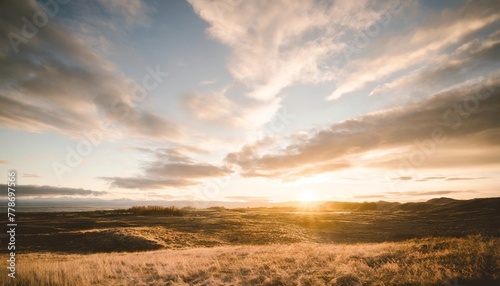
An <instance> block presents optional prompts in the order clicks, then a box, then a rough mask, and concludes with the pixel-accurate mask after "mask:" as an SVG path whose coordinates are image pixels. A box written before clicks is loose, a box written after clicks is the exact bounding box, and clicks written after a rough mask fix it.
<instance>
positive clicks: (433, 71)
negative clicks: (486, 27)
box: [370, 31, 500, 100]
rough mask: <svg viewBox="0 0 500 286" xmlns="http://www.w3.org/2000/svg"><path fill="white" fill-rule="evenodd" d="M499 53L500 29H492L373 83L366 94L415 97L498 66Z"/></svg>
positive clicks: (417, 97) (443, 88)
mask: <svg viewBox="0 0 500 286" xmlns="http://www.w3.org/2000/svg"><path fill="white" fill-rule="evenodd" d="M499 53H500V31H496V32H494V33H492V34H490V35H489V36H488V37H487V38H486V39H484V40H480V39H477V38H476V39H474V40H471V41H469V42H466V43H464V44H462V45H461V46H458V47H457V48H456V49H455V51H454V52H453V53H451V54H450V55H443V56H441V57H438V58H437V59H436V60H434V61H432V63H430V64H428V65H426V66H424V67H422V68H419V69H417V70H415V71H414V72H411V73H409V74H408V75H405V76H402V77H399V78H397V79H396V80H394V81H391V82H388V83H385V84H383V85H381V86H378V87H376V88H375V89H374V90H373V91H372V92H371V93H370V95H392V96H398V97H405V98H409V99H412V100H416V99H419V98H421V97H423V96H427V95H428V94H429V93H431V92H434V91H436V90H438V91H439V90H445V89H447V88H450V87H451V86H453V85H455V84H457V83H463V82H466V81H467V80H469V79H471V78H475V77H477V76H480V75H482V74H487V73H489V72H491V71H492V70H496V69H498V66H499V63H498V61H497V55H498V54H499ZM401 91H404V92H403V93H402V92H401Z"/></svg>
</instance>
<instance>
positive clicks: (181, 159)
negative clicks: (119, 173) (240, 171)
mask: <svg viewBox="0 0 500 286" xmlns="http://www.w3.org/2000/svg"><path fill="white" fill-rule="evenodd" d="M155 156H156V161H154V162H151V163H149V164H147V165H146V166H145V167H144V168H143V170H142V174H141V175H137V176H136V177H105V178H103V179H104V180H106V181H109V182H110V183H111V185H112V186H113V187H116V188H125V189H143V190H148V189H164V188H182V187H187V186H192V185H197V184H200V180H202V179H208V178H217V177H223V176H227V175H229V174H230V173H231V172H230V170H228V169H226V168H224V167H219V166H215V165H211V164H208V163H200V162H196V161H195V160H193V159H192V158H190V157H188V156H186V155H184V154H182V153H181V152H180V151H179V150H178V149H177V150H176V149H170V148H162V149H158V150H156V152H155Z"/></svg>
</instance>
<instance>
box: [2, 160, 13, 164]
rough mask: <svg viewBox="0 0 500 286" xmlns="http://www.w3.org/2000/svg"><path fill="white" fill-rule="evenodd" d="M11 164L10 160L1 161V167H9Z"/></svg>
mask: <svg viewBox="0 0 500 286" xmlns="http://www.w3.org/2000/svg"><path fill="white" fill-rule="evenodd" d="M10 163H11V162H10V161H9V160H0V165H7V164H10Z"/></svg>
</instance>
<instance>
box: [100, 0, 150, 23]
mask: <svg viewBox="0 0 500 286" xmlns="http://www.w3.org/2000/svg"><path fill="white" fill-rule="evenodd" d="M100 2H101V4H102V5H103V6H104V7H105V8H106V9H107V10H108V12H109V13H111V14H114V15H116V16H117V17H118V18H121V19H122V20H123V22H124V23H125V24H127V25H138V24H142V25H144V24H146V23H149V18H148V17H147V14H148V12H149V10H150V9H149V8H148V6H147V5H146V4H145V2H144V1H139V0H100Z"/></svg>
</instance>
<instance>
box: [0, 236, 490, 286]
mask: <svg viewBox="0 0 500 286" xmlns="http://www.w3.org/2000/svg"><path fill="white" fill-rule="evenodd" d="M498 242H499V239H498V238H488V239H487V238H484V237H481V236H469V237H467V238H430V239H418V240H409V241H405V242H395V243H375V244H345V245H343V244H314V243H299V244H290V245H265V246H253V245H248V246H223V247H213V248H196V249H187V250H160V251H152V252H142V253H108V254H89V255H62V254H53V253H45V254H35V253H29V254H19V255H18V256H17V260H18V261H17V271H18V272H17V273H16V274H17V278H16V279H15V281H13V280H12V279H10V281H9V278H8V277H7V275H6V274H5V275H2V276H0V284H1V285H40V286H42V285H71V286H74V285H453V284H449V281H450V279H453V278H454V277H459V278H461V279H469V280H478V279H500V249H499V248H500V247H499V244H498ZM54 243H56V242H54ZM4 261H5V260H4ZM9 283H10V284H9Z"/></svg>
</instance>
